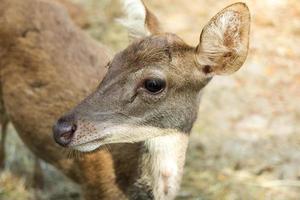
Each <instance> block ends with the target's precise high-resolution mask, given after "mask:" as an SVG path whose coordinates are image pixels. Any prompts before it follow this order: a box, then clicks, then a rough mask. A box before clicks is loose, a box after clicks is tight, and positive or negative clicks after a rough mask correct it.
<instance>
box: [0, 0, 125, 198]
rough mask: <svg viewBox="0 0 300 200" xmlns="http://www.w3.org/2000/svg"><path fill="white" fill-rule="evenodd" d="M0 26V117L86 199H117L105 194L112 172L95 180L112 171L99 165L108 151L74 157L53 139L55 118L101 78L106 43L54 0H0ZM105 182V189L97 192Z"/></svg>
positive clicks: (108, 55)
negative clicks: (76, 187)
mask: <svg viewBox="0 0 300 200" xmlns="http://www.w3.org/2000/svg"><path fill="white" fill-rule="evenodd" d="M0 26H1V29H0V91H1V95H0V102H1V104H0V108H1V114H4V113H5V115H3V118H2V115H1V119H5V121H7V119H8V120H9V121H10V122H11V123H12V124H13V126H14V127H15V129H16V131H17V133H18V135H19V137H20V138H21V140H22V141H23V142H24V144H25V145H26V146H27V147H28V148H29V149H30V150H31V152H32V153H33V154H34V155H35V156H37V157H38V158H39V159H42V160H44V161H45V162H47V163H48V164H51V165H53V166H54V167H55V168H57V169H58V170H59V171H61V172H62V173H63V174H64V175H65V176H67V177H68V178H69V179H70V180H71V181H73V182H75V183H77V184H79V185H80V186H82V188H83V193H84V194H83V195H84V196H85V199H101V198H102V197H103V196H105V195H106V196H108V195H109V196H110V197H111V199H118V198H119V197H120V194H122V193H121V192H117V193H110V188H116V189H115V190H116V191H117V190H118V188H117V187H115V186H114V185H112V183H111V182H110V181H111V180H113V179H114V176H113V173H108V174H107V175H106V176H103V177H102V179H98V177H100V175H98V172H99V173H100V171H103V170H106V171H112V167H111V166H109V163H108V162H106V165H105V166H104V165H102V162H103V160H105V159H106V160H107V161H110V155H109V154H108V153H106V152H95V153H91V154H89V155H84V156H81V158H80V159H76V158H73V157H70V156H68V153H66V152H65V151H64V149H63V148H61V147H60V146H59V145H57V144H56V143H55V142H54V141H53V139H52V124H53V123H54V121H55V120H56V118H58V117H59V116H60V115H61V114H62V113H64V112H66V111H67V109H69V108H71V107H72V106H74V105H76V104H77V103H78V102H79V101H80V100H82V99H83V98H84V97H86V96H87V95H88V93H89V92H91V91H93V90H94V89H95V88H96V87H97V84H98V81H100V80H102V78H103V76H104V74H105V73H106V70H107V67H106V66H107V63H108V62H109V60H110V57H111V55H110V50H109V48H108V47H105V46H104V45H102V44H100V43H99V42H97V41H95V40H94V39H92V38H91V37H90V36H89V35H87V34H86V33H85V32H84V31H83V30H81V29H80V28H78V27H77V26H76V25H75V24H74V23H73V21H72V20H71V19H70V17H69V15H68V13H67V11H66V10H65V9H64V8H63V7H62V6H61V5H60V4H58V3H57V2H55V1H48V0H22V1H19V0H0ZM66 86H72V87H66ZM4 110H5V112H4ZM2 127H4V126H2ZM4 135H5V134H4ZM3 141H4V140H3ZM97 157H99V158H101V159H96V158H97ZM100 160H101V161H100ZM41 170H42V169H41ZM95 177H97V179H95ZM104 182H107V184H106V185H107V188H108V189H107V190H105V191H101V189H103V187H102V188H99V185H101V183H104ZM108 193H109V194H108Z"/></svg>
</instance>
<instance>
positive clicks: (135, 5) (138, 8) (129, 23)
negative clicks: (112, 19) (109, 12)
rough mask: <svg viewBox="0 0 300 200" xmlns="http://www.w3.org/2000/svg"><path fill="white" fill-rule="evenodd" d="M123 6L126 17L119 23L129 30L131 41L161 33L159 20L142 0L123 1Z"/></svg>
mask: <svg viewBox="0 0 300 200" xmlns="http://www.w3.org/2000/svg"><path fill="white" fill-rule="evenodd" d="M122 4H123V10H124V12H125V15H126V16H125V17H124V18H122V19H119V20H118V21H119V22H120V23H121V24H122V25H123V26H125V27H126V28H127V29H128V32H129V38H130V39H132V40H134V39H138V38H142V37H146V36H149V35H152V34H155V33H159V32H160V25H159V22H158V19H157V18H156V16H155V15H154V14H153V13H152V12H151V11H150V10H149V9H148V8H147V7H146V5H145V4H144V2H143V1H142V0H122Z"/></svg>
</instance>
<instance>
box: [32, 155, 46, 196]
mask: <svg viewBox="0 0 300 200" xmlns="http://www.w3.org/2000/svg"><path fill="white" fill-rule="evenodd" d="M32 186H33V188H36V189H40V190H42V189H43V188H44V176H43V169H42V167H41V163H40V160H39V158H38V157H36V156H35V160H34V171H33V184H32Z"/></svg>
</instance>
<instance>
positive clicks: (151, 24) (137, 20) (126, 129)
mask: <svg viewBox="0 0 300 200" xmlns="http://www.w3.org/2000/svg"><path fill="white" fill-rule="evenodd" d="M123 4H124V8H125V11H126V13H127V18H126V19H123V20H120V22H121V23H122V24H123V25H124V26H126V27H127V28H128V30H129V36H130V38H131V44H130V45H129V46H128V47H127V48H126V49H124V50H123V51H121V52H119V53H117V54H116V55H115V57H114V58H113V59H112V60H111V62H110V63H109V64H108V65H109V69H108V72H107V74H106V76H105V78H104V79H103V81H102V82H101V83H100V85H99V87H98V88H97V90H96V91H95V92H94V93H92V94H91V95H90V96H89V97H87V98H86V99H85V100H83V101H82V102H81V103H80V104H79V105H77V106H76V107H75V108H74V109H73V110H72V111H70V112H69V113H68V114H66V115H65V116H63V117H62V118H60V119H59V120H58V121H57V123H56V124H55V126H54V128H53V131H54V138H55V140H56V142H57V143H59V144H60V145H62V146H65V147H71V148H74V149H77V150H80V151H92V150H95V149H97V148H98V147H99V146H101V145H104V144H111V143H128V142H140V141H145V140H147V139H150V138H153V137H157V136H162V135H167V134H173V133H175V132H176V133H178V132H180V133H182V134H185V133H186V134H188V133H189V132H190V130H191V128H192V125H193V123H194V121H195V119H196V117H197V111H198V106H199V99H200V95H199V94H200V91H201V90H202V89H203V88H204V87H205V85H206V84H207V83H208V82H209V81H210V80H211V78H212V77H213V76H214V75H228V74H232V73H233V72H235V71H237V70H238V69H239V68H240V67H241V66H242V64H243V63H244V61H245V59H246V56H247V51H248V40H249V29H250V14H249V10H248V8H247V6H246V5H245V4H243V3H236V4H233V5H230V6H228V7H226V8H225V9H223V10H222V11H220V12H219V13H218V14H217V15H216V16H214V17H213V18H212V19H211V20H210V21H209V22H208V24H207V25H206V26H205V27H204V29H203V30H202V33H201V35H200V42H199V44H198V45H197V46H196V47H192V46H189V45H187V44H186V43H185V42H184V41H183V40H182V39H181V38H179V37H178V36H176V35H175V34H172V33H166V32H164V31H162V29H161V28H160V26H159V22H158V20H157V18H156V17H155V16H154V15H153V14H152V13H151V12H150V11H149V9H148V8H146V7H145V5H144V3H143V2H142V1H140V0H125V1H123Z"/></svg>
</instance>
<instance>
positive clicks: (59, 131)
mask: <svg viewBox="0 0 300 200" xmlns="http://www.w3.org/2000/svg"><path fill="white" fill-rule="evenodd" d="M76 129H77V126H76V124H75V123H74V121H73V120H71V119H70V118H69V119H68V118H65V117H63V118H60V119H59V120H58V121H57V122H56V124H55V125H54V126H53V136H54V140H55V141H56V142H57V143H58V144H60V145H61V146H63V147H66V146H67V145H68V144H70V143H71V141H72V138H73V136H74V133H75V131H76Z"/></svg>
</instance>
